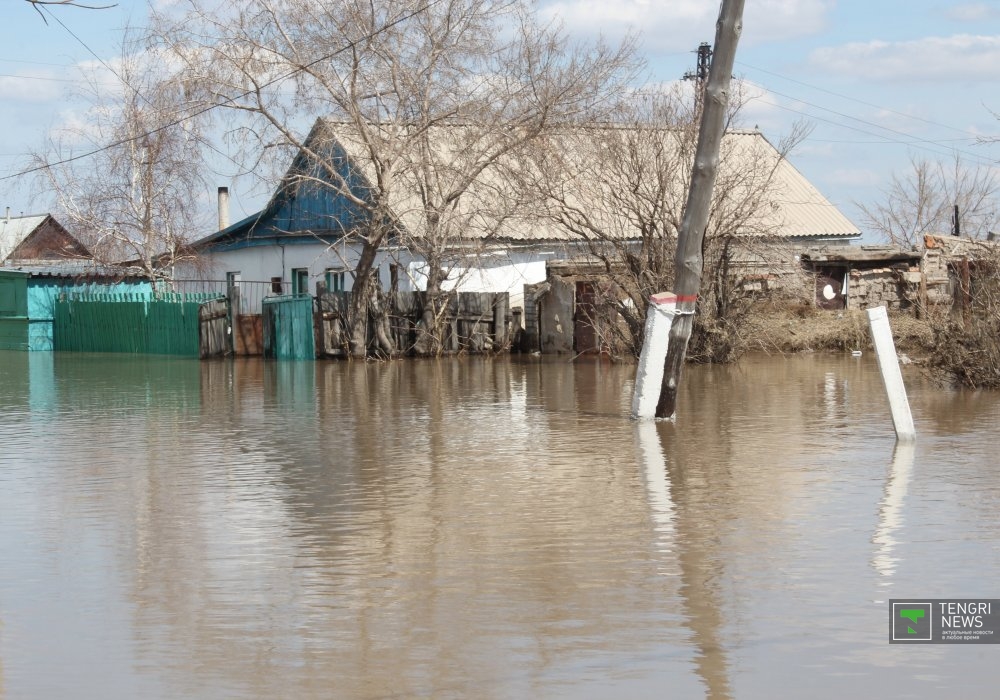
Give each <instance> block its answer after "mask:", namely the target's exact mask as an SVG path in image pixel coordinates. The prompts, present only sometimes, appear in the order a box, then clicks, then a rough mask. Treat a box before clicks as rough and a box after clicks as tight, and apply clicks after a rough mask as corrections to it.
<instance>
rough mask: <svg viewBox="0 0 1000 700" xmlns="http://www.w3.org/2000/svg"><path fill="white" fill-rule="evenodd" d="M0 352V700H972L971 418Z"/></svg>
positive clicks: (808, 361) (743, 370)
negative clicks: (947, 642)
mask: <svg viewBox="0 0 1000 700" xmlns="http://www.w3.org/2000/svg"><path fill="white" fill-rule="evenodd" d="M632 372H633V368H631V367H622V366H612V365H608V364H601V363H598V362H581V363H577V364H571V363H567V362H565V361H537V360H517V359H512V360H508V359H496V360H489V359H457V360H446V361H440V362H433V361H414V362H398V363H392V364H368V365H366V364H359V363H355V364H346V363H343V364H341V363H330V364H324V363H311V362H301V363H296V362H288V363H280V364H278V363H265V362H261V361H237V362H208V363H198V362H196V361H187V360H172V359H150V358H134V357H125V356H109V355H103V356H102V355H77V356H72V355H46V354H42V353H36V354H14V353H0V698H3V699H4V700H13V699H20V698H32V699H34V698H101V699H105V698H213V699H214V698H529V697H530V698H611V697H614V698H664V697H677V698H702V697H711V698H782V697H787V698H799V697H814V698H844V697H935V696H941V695H955V694H957V693H959V692H961V694H962V695H970V696H979V697H990V696H995V693H996V680H997V678H998V675H997V664H998V663H1000V658H998V653H1000V647H997V646H972V645H961V646H959V645H955V646H941V645H934V646H928V645H920V646H905V645H889V644H888V643H887V640H888V636H889V635H888V630H889V626H888V625H889V612H888V604H887V602H886V601H888V599H889V598H895V597H926V598H947V597H988V598H996V597H1000V528H998V526H1000V456H998V447H997V440H996V435H997V425H998V421H1000V396H998V395H997V394H991V393H969V392H951V391H942V390H940V389H937V388H934V387H932V386H930V385H926V384H923V383H921V382H920V381H919V380H918V379H916V378H914V377H908V378H907V381H908V387H909V391H910V399H911V404H912V407H913V413H914V417H915V421H916V425H917V430H918V439H917V442H916V444H915V445H914V446H913V447H912V448H909V449H907V448H894V446H895V440H894V436H893V433H892V425H891V421H890V417H889V412H888V406H887V402H886V399H885V395H884V393H883V390H882V387H881V384H880V379H879V376H878V373H877V369H876V366H875V364H874V360H873V359H872V358H870V357H868V356H866V357H863V358H860V359H853V358H851V357H849V356H841V355H810V356H801V357H793V358H784V359H783V358H766V357H765V358H751V359H749V360H746V361H744V362H743V363H742V364H740V365H739V366H738V367H730V368H725V367H721V368H720V367H689V368H688V369H687V370H686V373H685V376H684V385H683V391H682V396H681V404H680V406H679V413H678V420H677V422H676V424H662V423H661V424H645V425H639V424H636V423H633V422H631V421H629V420H628V419H627V418H626V414H627V411H628V407H629V403H630V398H631V388H632Z"/></svg>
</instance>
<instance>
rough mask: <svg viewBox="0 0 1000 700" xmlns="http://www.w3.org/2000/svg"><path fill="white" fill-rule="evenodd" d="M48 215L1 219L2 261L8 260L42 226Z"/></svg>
mask: <svg viewBox="0 0 1000 700" xmlns="http://www.w3.org/2000/svg"><path fill="white" fill-rule="evenodd" d="M46 216H48V214H34V215H30V216H11V217H6V216H5V217H3V218H0V261H3V260H6V259H7V256H8V255H10V254H11V253H12V252H14V249H15V248H17V247H18V246H19V245H21V241H23V240H24V239H25V238H27V237H28V236H29V235H30V234H31V232H32V231H34V230H35V229H36V228H38V227H39V226H41V224H42V222H43V221H45V217H46Z"/></svg>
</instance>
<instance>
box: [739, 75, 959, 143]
mask: <svg viewBox="0 0 1000 700" xmlns="http://www.w3.org/2000/svg"><path fill="white" fill-rule="evenodd" d="M737 63H738V64H739V65H741V66H745V67H747V68H749V69H751V70H755V71H759V72H761V73H767V74H768V75H773V76H774V77H776V78H781V79H782V80H787V81H788V82H791V83H795V84H797V85H802V86H803V87H807V88H809V89H811V90H817V91H819V92H825V93H826V94H828V95H833V96H834V97H839V98H840V99H843V100H850V101H851V102H857V103H858V104H862V105H865V106H866V107H871V108H873V109H878V110H881V111H883V112H888V113H890V114H895V115H898V116H901V117H905V118H907V119H912V120H914V121H919V122H923V123H924V124H929V125H930V126H939V127H941V128H942V129H950V130H951V131H957V132H958V133H960V134H966V135H968V136H969V138H970V139H974V138H976V137H978V136H979V134H973V133H972V132H970V131H967V130H965V129H959V128H958V127H956V126H950V125H948V124H942V123H940V122H935V121H932V120H930V119H923V118H922V117H917V116H914V115H912V114H907V113H906V112H900V111H897V110H895V109H891V108H889V107H883V106H882V105H877V104H874V103H872V102H866V101H865V100H859V99H858V98H856V97H851V96H850V95H844V94H842V93H839V92H834V91H833V90H827V89H826V88H822V87H819V86H818V85H812V84H811V83H806V82H803V81H801V80H796V79H795V78H790V77H788V76H787V75H782V74H780V73H775V72H773V71H769V70H766V69H764V68H758V67H757V66H751V65H750V64H749V63H743V62H742V61H737ZM792 99H794V98H792Z"/></svg>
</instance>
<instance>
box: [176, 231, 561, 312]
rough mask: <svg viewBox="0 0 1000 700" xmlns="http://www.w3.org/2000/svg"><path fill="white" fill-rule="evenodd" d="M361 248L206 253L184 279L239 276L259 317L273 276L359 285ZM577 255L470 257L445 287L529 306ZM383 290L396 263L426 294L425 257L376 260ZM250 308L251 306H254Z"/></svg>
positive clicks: (520, 252)
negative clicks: (335, 278) (533, 291)
mask: <svg viewBox="0 0 1000 700" xmlns="http://www.w3.org/2000/svg"><path fill="white" fill-rule="evenodd" d="M360 250H361V247H360V244H357V243H349V244H339V245H337V246H335V247H333V248H331V247H330V246H328V245H326V244H323V243H321V242H316V243H306V244H298V243H297V244H293V245H277V244H276V245H270V246H252V247H246V248H238V249H234V250H224V251H215V252H210V253H205V254H204V255H203V258H202V261H201V263H200V267H199V269H198V271H195V270H193V269H178V270H176V272H175V276H176V277H177V278H178V279H200V280H217V281H220V282H221V281H224V280H226V279H227V275H228V274H229V273H239V279H240V283H241V284H240V286H241V287H242V288H243V290H244V299H245V304H244V311H245V312H248V313H258V312H259V311H260V299H261V298H263V297H264V296H270V295H272V294H273V293H274V292H272V291H271V285H270V282H271V278H272V277H279V276H280V277H281V280H282V287H283V291H284V292H285V293H287V292H289V291H290V289H291V280H292V270H295V269H302V268H306V269H308V270H309V293H310V294H315V293H316V285H317V283H318V282H321V281H323V280H324V275H325V273H326V271H327V270H328V269H330V268H335V269H336V268H340V269H344V270H346V271H347V274H345V277H344V286H345V289H346V290H348V291H349V290H350V289H351V288H352V287H353V278H352V276H351V274H350V271H351V270H353V269H354V268H355V266H356V265H357V262H358V259H359V257H360ZM569 257H571V251H570V250H568V249H567V248H566V247H565V246H562V245H542V244H537V245H534V246H529V247H523V248H519V249H516V250H509V249H497V250H494V251H488V252H486V253H481V254H477V255H476V256H475V257H470V258H468V259H467V260H465V261H463V263H461V264H458V265H455V266H453V267H452V269H451V272H450V274H449V278H448V281H447V282H446V283H445V285H444V287H445V289H448V290H457V291H461V292H507V293H509V294H510V304H511V306H522V305H523V303H524V285H525V284H535V283H538V282H543V281H544V280H545V264H546V263H547V262H548V261H551V260H566V259H568V258H569ZM376 261H377V265H378V269H379V279H380V282H381V284H382V288H383V289H388V288H389V286H390V282H391V280H390V265H391V264H396V265H398V266H399V272H400V274H399V277H398V289H399V291H422V290H424V289H425V288H426V263H425V262H424V260H423V258H422V257H420V256H417V255H414V254H412V253H411V252H410V251H409V250H407V249H405V248H387V249H384V250H382V251H380V252H379V254H378V257H377V258H376ZM248 304H249V305H248Z"/></svg>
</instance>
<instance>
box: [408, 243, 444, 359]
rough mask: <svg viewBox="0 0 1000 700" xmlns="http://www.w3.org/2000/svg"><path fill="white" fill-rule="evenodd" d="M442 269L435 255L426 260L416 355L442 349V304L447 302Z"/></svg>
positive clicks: (438, 351)
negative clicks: (425, 286) (425, 279)
mask: <svg viewBox="0 0 1000 700" xmlns="http://www.w3.org/2000/svg"><path fill="white" fill-rule="evenodd" d="M445 276H446V275H445V273H444V270H442V269H441V264H440V262H438V260H437V256H433V255H432V256H430V257H429V259H428V261H427V291H426V293H425V294H424V310H423V314H422V315H421V318H420V323H419V325H418V327H417V341H416V343H415V345H414V350H415V351H416V353H417V354H418V355H425V356H437V355H440V354H441V352H442V351H443V350H444V328H443V327H442V324H441V320H442V318H443V317H444V314H443V313H442V312H443V310H444V305H445V304H447V303H448V300H447V298H446V295H445V293H444V292H443V291H442V289H441V286H442V284H443V283H444V279H445Z"/></svg>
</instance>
